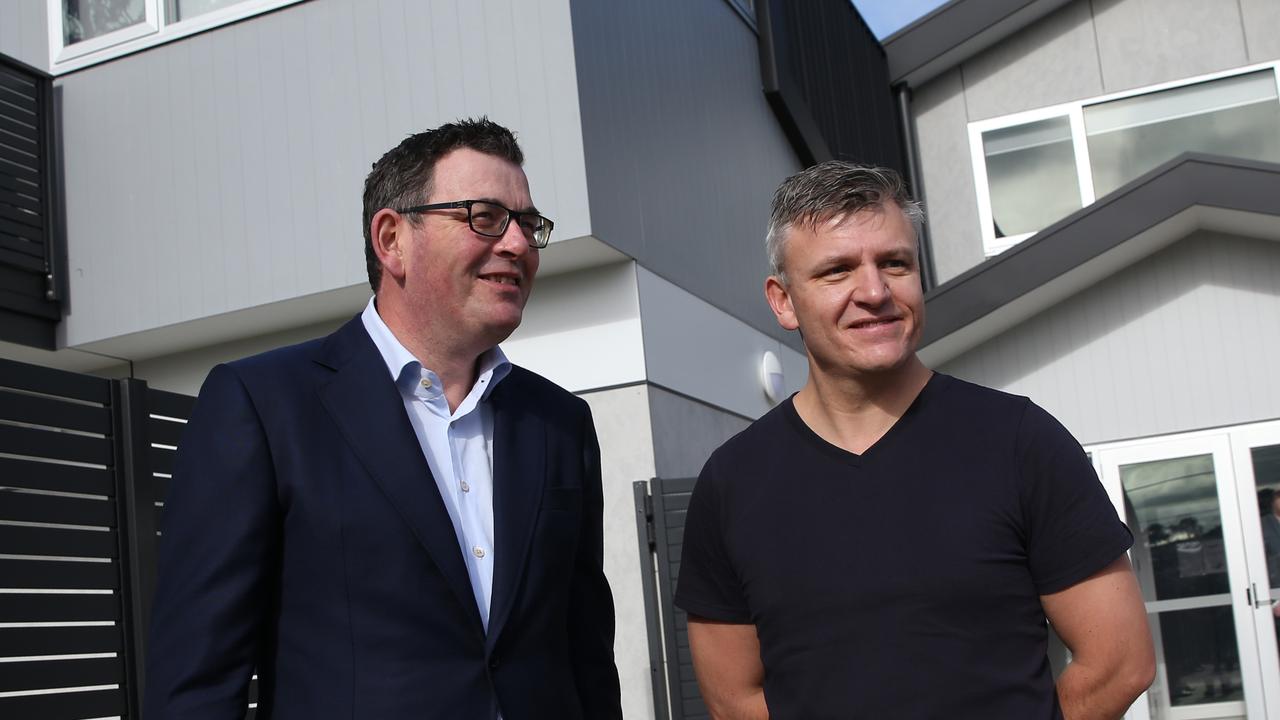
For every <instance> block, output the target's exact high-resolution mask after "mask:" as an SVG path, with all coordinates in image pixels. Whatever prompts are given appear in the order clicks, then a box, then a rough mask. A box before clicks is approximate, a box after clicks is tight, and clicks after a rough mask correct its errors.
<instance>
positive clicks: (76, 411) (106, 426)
mask: <svg viewBox="0 0 1280 720" xmlns="http://www.w3.org/2000/svg"><path fill="white" fill-rule="evenodd" d="M0 420H13V421H16V422H23V423H31V424H33V425H48V426H50V427H57V428H65V429H67V430H80V431H82V432H91V433H98V434H100V435H106V434H108V433H110V432H111V416H110V414H109V413H108V412H107V409H106V408H104V407H99V406H97V405H82V404H79V403H70V402H65V401H63V400H60V399H58V398H53V397H48V396H41V395H24V394H22V393H16V392H12V391H9V390H3V389H0Z"/></svg>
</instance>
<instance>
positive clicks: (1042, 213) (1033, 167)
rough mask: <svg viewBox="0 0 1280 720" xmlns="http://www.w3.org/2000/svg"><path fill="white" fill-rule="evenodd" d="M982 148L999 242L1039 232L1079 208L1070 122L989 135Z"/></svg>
mask: <svg viewBox="0 0 1280 720" xmlns="http://www.w3.org/2000/svg"><path fill="white" fill-rule="evenodd" d="M982 149H983V153H984V154H985V155H986V163H987V185H988V188H989V190H990V192H991V218H992V221H993V222H994V224H995V236H996V237H1005V236H1006V235H1020V234H1022V233H1028V232H1036V231H1038V230H1040V229H1041V228H1043V227H1045V226H1047V225H1050V224H1052V223H1054V222H1055V221H1057V220H1061V219H1062V218H1064V217H1066V216H1067V215H1069V214H1071V213H1072V212H1073V211H1075V210H1079V209H1080V183H1079V178H1078V176H1077V175H1076V159H1075V151H1074V150H1073V148H1072V145H1071V121H1070V120H1068V119H1067V118H1066V117H1056V118H1050V119H1048V120H1040V121H1038V122H1033V123H1027V124H1026V125H1018V126H1016V127H1009V128H1001V129H999V130H989V131H987V132H985V133H983V134H982Z"/></svg>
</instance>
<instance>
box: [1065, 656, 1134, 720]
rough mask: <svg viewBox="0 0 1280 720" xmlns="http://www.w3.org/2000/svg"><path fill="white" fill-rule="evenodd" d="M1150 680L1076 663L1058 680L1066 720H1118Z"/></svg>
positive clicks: (1130, 673)
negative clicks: (1102, 670)
mask: <svg viewBox="0 0 1280 720" xmlns="http://www.w3.org/2000/svg"><path fill="white" fill-rule="evenodd" d="M1150 682H1151V681H1150V679H1149V678H1146V677H1144V676H1143V674H1142V673H1140V672H1125V671H1120V672H1101V671H1098V670H1095V669H1093V668H1090V667H1088V666H1086V665H1082V664H1080V663H1076V662H1073V663H1071V664H1070V665H1068V666H1067V669H1066V670H1064V671H1063V673H1062V675H1061V676H1059V677H1058V702H1059V703H1060V704H1061V705H1062V717H1063V718H1064V720H1116V719H1117V718H1120V717H1122V716H1124V713H1125V711H1126V710H1128V709H1129V706H1130V705H1132V704H1133V701H1134V700H1135V699H1137V697H1138V696H1139V695H1141V694H1142V692H1143V691H1144V690H1146V689H1147V686H1148V685H1150Z"/></svg>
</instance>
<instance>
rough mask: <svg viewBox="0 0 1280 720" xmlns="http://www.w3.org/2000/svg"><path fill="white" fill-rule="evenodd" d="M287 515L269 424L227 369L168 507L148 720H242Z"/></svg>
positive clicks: (214, 384) (204, 391)
mask: <svg viewBox="0 0 1280 720" xmlns="http://www.w3.org/2000/svg"><path fill="white" fill-rule="evenodd" d="M279 518H280V512H279V504H278V500H277V494H276V489H275V480H274V474H273V471H272V463H271V457H270V450H269V447H268V444H267V439H266V436H265V433H264V431H263V426H262V422H261V420H260V418H259V416H258V413H257V411H256V410H255V408H254V405H253V401H252V399H251V397H250V395H249V392H248V390H247V389H246V387H245V385H244V383H243V381H242V380H241V378H240V376H239V375H238V374H237V372H236V371H235V369H233V368H232V367H229V366H225V365H222V366H218V367H216V368H214V369H213V371H212V372H211V373H210V374H209V377H208V379H207V380H206V381H205V383H204V386H203V387H202V388H201V390H200V396H199V398H198V400H197V401H196V405H195V410H194V412H193V414H192V416H191V419H190V421H189V423H188V425H187V428H186V431H185V432H184V434H183V437H182V440H181V444H180V445H179V448H178V453H177V460H176V462H175V465H174V473H173V479H172V481H171V482H170V487H169V494H168V496H167V498H166V499H165V507H164V515H163V519H162V523H161V526H162V534H161V538H160V551H159V554H160V557H159V578H158V584H157V588H156V594H155V600H154V602H153V605H152V614H151V632H150V638H149V641H148V649H147V651H148V652H147V674H146V699H145V704H144V707H145V713H144V717H146V718H148V719H149V720H166V719H167V718H181V719H182V720H203V719H206V718H207V719H209V720H214V719H218V720H222V719H226V720H231V719H232V718H234V719H236V720H240V719H241V718H243V717H244V715H245V710H246V708H247V705H248V687H249V680H250V677H251V675H252V674H253V670H254V666H255V661H256V660H257V658H258V657H261V656H262V654H263V653H262V649H263V643H264V638H266V637H268V636H269V634H270V633H269V632H268V631H267V625H268V624H269V622H270V621H269V619H268V618H269V617H270V615H269V612H270V608H271V607H272V605H273V602H272V598H273V597H274V596H275V585H276V583H277V578H278V576H279V572H278V555H279V543H280V527H279Z"/></svg>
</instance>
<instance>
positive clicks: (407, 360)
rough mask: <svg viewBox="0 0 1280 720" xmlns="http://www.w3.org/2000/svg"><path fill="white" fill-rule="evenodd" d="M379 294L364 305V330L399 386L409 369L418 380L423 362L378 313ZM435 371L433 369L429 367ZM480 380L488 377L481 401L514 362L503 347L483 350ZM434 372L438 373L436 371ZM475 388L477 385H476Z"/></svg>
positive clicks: (428, 369) (479, 371) (477, 374)
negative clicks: (409, 349)
mask: <svg viewBox="0 0 1280 720" xmlns="http://www.w3.org/2000/svg"><path fill="white" fill-rule="evenodd" d="M375 300H377V297H376V296H375V297H371V298H369V303H368V304H367V305H365V306H364V312H362V313H360V321H361V322H362V323H364V329H365V331H366V332H368V333H369V337H370V338H371V339H372V340H373V344H374V345H375V346H376V347H377V348H378V354H380V355H381V356H382V361H383V362H384V363H386V364H387V371H388V372H389V373H391V380H392V382H394V383H396V385H397V386H400V385H401V379H402V378H404V377H405V376H406V371H409V375H410V376H411V377H412V378H413V380H412V382H417V378H418V376H419V375H420V373H419V368H421V367H422V363H420V362H419V361H418V359H417V358H416V357H414V356H413V353H411V352H409V351H408V350H407V349H406V348H405V346H404V345H402V344H401V343H400V341H399V340H397V339H396V336H395V334H394V333H392V332H391V328H389V327H387V324H386V322H384V321H383V320H382V316H381V315H379V314H378V310H377V307H376V306H375V305H374V301H375ZM426 370H427V371H429V372H431V369H430V368H426ZM476 371H477V372H476V382H477V383H479V382H480V381H481V380H485V381H486V382H485V383H484V391H483V393H482V394H481V396H480V399H481V400H484V399H487V398H488V397H489V393H491V392H493V388H494V387H495V386H496V385H497V384H498V383H499V382H501V381H502V379H503V378H505V377H506V376H507V373H509V372H511V361H510V360H507V355H506V353H504V352H502V348H500V347H498V346H497V345H494V346H493V347H491V348H489V349H488V350H486V351H484V352H483V353H481V355H480V357H479V358H478V359H477V361H476ZM432 374H433V375H434V372H432ZM472 387H473V389H474V386H472Z"/></svg>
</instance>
